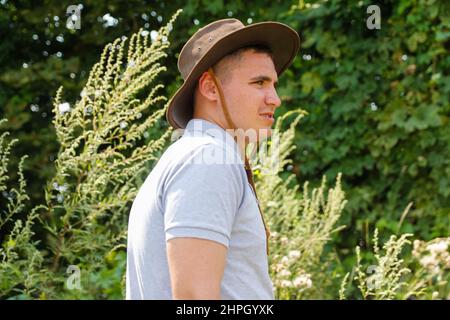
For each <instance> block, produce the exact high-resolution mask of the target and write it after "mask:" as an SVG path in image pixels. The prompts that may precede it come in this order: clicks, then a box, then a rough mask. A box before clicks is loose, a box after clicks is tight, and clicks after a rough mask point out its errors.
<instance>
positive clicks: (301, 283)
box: [294, 274, 312, 288]
mask: <svg viewBox="0 0 450 320" xmlns="http://www.w3.org/2000/svg"><path fill="white" fill-rule="evenodd" d="M294 286H296V287H297V288H301V287H306V288H311V286H312V281H311V278H310V275H309V274H302V275H300V276H298V277H297V278H295V279H294Z"/></svg>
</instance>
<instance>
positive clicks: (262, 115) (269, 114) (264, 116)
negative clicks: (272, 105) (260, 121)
mask: <svg viewBox="0 0 450 320" xmlns="http://www.w3.org/2000/svg"><path fill="white" fill-rule="evenodd" d="M259 115H260V116H261V117H263V118H265V119H269V120H272V121H273V120H274V118H273V113H272V112H264V113H260V114H259Z"/></svg>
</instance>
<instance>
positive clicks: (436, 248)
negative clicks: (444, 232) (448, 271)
mask: <svg viewBox="0 0 450 320" xmlns="http://www.w3.org/2000/svg"><path fill="white" fill-rule="evenodd" d="M447 248H448V244H447V243H446V242H445V241H439V242H436V243H430V244H429V245H428V246H427V249H428V250H430V252H432V253H441V252H446V251H447Z"/></svg>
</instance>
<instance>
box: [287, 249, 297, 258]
mask: <svg viewBox="0 0 450 320" xmlns="http://www.w3.org/2000/svg"><path fill="white" fill-rule="evenodd" d="M288 256H289V258H291V259H296V258H298V257H300V251H298V250H292V251H290V252H289V254H288Z"/></svg>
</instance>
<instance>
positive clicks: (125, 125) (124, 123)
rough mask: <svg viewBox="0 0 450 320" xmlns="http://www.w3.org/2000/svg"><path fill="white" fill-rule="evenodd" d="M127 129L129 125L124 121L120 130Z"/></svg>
mask: <svg viewBox="0 0 450 320" xmlns="http://www.w3.org/2000/svg"><path fill="white" fill-rule="evenodd" d="M126 127H127V123H126V122H125V121H122V122H121V123H120V128H122V129H125V128H126Z"/></svg>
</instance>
